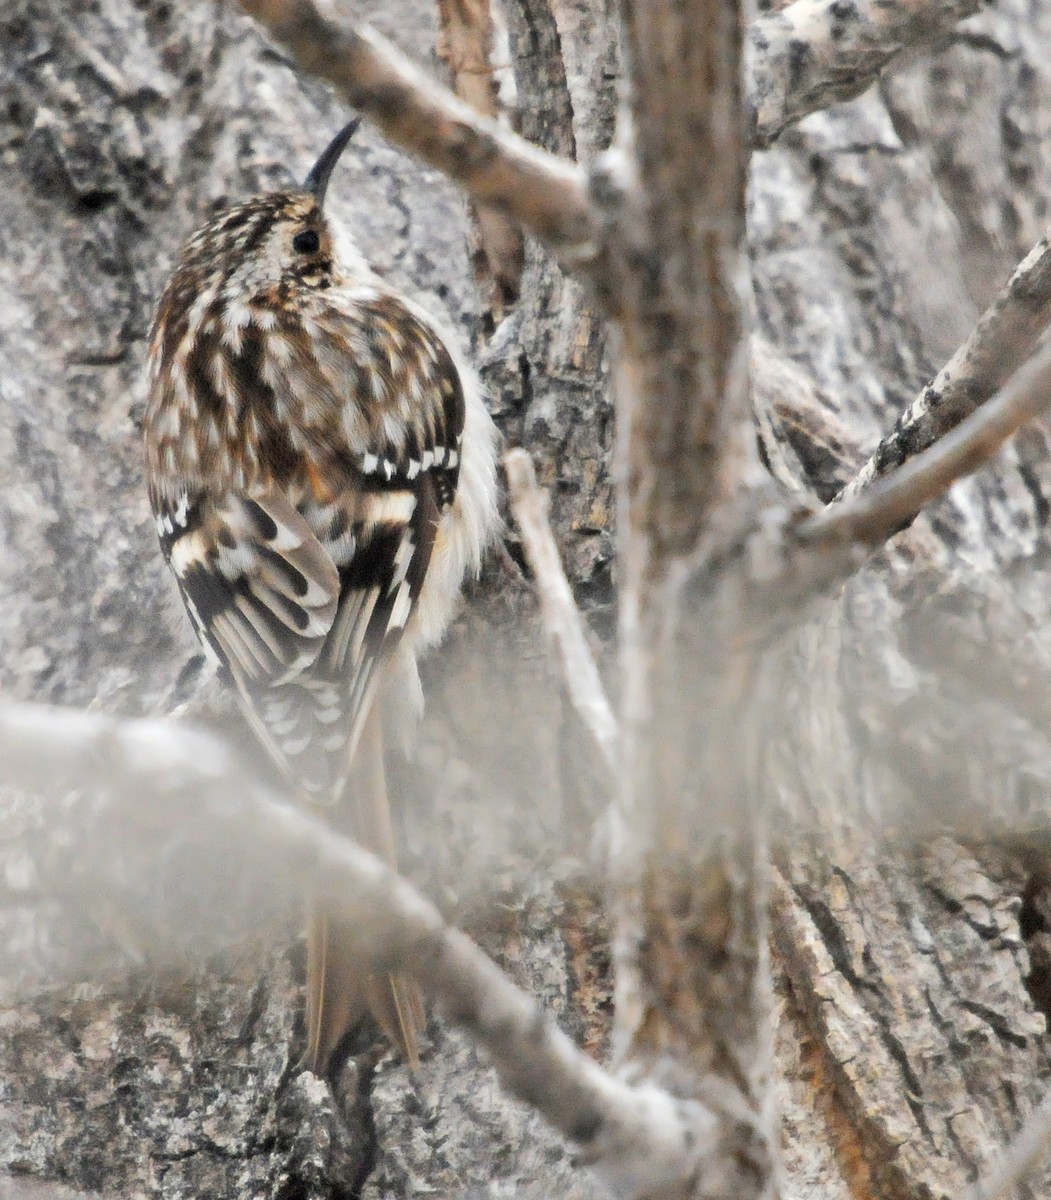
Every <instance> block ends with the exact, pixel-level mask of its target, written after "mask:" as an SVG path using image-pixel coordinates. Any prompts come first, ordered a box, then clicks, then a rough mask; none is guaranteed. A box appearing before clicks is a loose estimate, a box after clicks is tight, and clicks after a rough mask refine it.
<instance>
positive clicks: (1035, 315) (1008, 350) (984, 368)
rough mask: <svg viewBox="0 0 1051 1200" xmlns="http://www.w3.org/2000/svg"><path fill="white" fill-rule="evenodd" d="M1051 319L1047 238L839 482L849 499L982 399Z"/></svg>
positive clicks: (1025, 355) (1036, 340) (1050, 262)
mask: <svg viewBox="0 0 1051 1200" xmlns="http://www.w3.org/2000/svg"><path fill="white" fill-rule="evenodd" d="M1049 323H1051V240H1049V238H1047V237H1043V238H1041V239H1040V241H1039V242H1037V244H1036V245H1035V246H1034V247H1033V249H1032V250H1030V252H1029V253H1028V254H1027V255H1026V256H1025V258H1024V259H1023V260H1022V261H1021V262H1020V263H1019V264H1018V266H1017V267H1016V268H1015V270H1014V272H1013V273H1012V275H1011V278H1010V279H1009V280H1008V281H1007V283H1006V284H1005V285H1004V287H1003V289H1002V290H1001V291H1000V293H999V295H998V296H997V297H996V299H995V300H994V301H993V302H992V304H990V305H989V307H988V308H987V309H986V310H985V312H984V313H983V314H982V316H981V317H980V318H979V321H978V324H977V325H975V327H974V329H973V330H972V331H971V332H970V333H969V334H968V336H967V338H966V340H965V341H964V342H963V344H962V345H961V346H960V347H959V349H958V350H957V351H956V353H955V354H954V355H953V356H952V358H950V359H949V361H948V362H947V363H946V364H945V366H944V367H942V369H941V370H940V371H939V372H938V374H937V375H936V376H935V377H934V379H933V380H932V381H931V382H930V383H929V384H927V386H926V387H925V388H924V389H923V391H922V392H921V393H920V394H919V396H917V398H916V399H915V400H914V401H913V402H912V404H910V405H909V407H908V408H907V409H906V410H905V412H903V413H902V415H901V416H900V417H899V418H898V420H897V423H896V424H895V426H894V428H893V429H892V430H891V432H890V433H888V434H887V436H886V437H885V438H883V440H882V441H881V442H880V444H879V445H878V446H877V447H876V450H875V453H874V454H873V455H872V457H871V458H870V459H869V460H868V462H867V463H865V465H864V466H863V467H862V468H861V470H860V471H859V472H858V473H857V475H856V476H855V478H854V479H852V480H851V481H850V483H849V484H848V485H847V486H846V487H845V488H844V489H843V491H842V493H841V494H840V496H839V499H840V500H848V499H850V498H851V497H853V496H856V495H858V493H859V492H861V491H862V490H863V489H865V488H866V487H868V486H869V485H870V484H871V483H872V482H873V480H875V479H878V478H880V477H881V476H883V475H886V474H887V473H888V472H890V471H892V470H894V469H895V468H896V467H900V466H901V465H902V463H904V462H905V461H906V460H907V459H909V458H911V457H912V456H913V455H916V454H919V453H921V452H922V451H924V450H926V449H927V448H928V447H929V446H932V445H934V443H935V442H936V441H937V440H938V439H939V438H941V437H944V435H945V434H946V433H948V432H949V430H950V429H953V428H954V427H955V426H957V425H959V423H960V422H961V421H963V420H964V419H965V418H966V417H967V416H969V415H970V414H971V413H973V412H974V411H975V409H977V408H979V407H980V406H981V405H982V404H984V403H985V402H986V401H987V400H988V399H989V397H990V396H992V395H994V394H995V392H996V390H997V388H1000V387H1003V385H1004V384H1005V383H1006V382H1007V380H1008V379H1010V377H1011V376H1012V375H1013V374H1014V372H1015V371H1017V370H1018V368H1019V367H1021V366H1022V364H1023V363H1024V362H1026V361H1027V359H1028V358H1029V357H1030V355H1032V354H1033V352H1034V351H1035V350H1036V348H1037V346H1038V344H1039V342H1040V338H1041V337H1042V336H1043V334H1044V332H1045V330H1046V329H1047V327H1048V324H1049Z"/></svg>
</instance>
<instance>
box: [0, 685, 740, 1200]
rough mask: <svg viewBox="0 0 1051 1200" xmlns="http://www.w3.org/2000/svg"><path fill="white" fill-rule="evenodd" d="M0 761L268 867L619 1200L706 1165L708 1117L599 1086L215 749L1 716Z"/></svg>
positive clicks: (466, 956) (348, 844) (126, 816)
mask: <svg viewBox="0 0 1051 1200" xmlns="http://www.w3.org/2000/svg"><path fill="white" fill-rule="evenodd" d="M0 760H2V762H3V766H4V780H5V783H8V784H11V783H21V784H23V785H27V786H30V787H41V788H47V789H49V790H53V789H55V788H56V787H59V786H62V785H63V784H66V785H70V786H71V785H73V784H75V785H76V786H77V787H78V788H84V787H86V786H94V787H96V788H98V789H99V790H100V791H102V792H103V793H104V794H106V795H108V796H111V797H113V798H114V802H113V809H114V813H115V816H116V817H117V818H118V819H119V820H121V821H123V822H127V823H133V824H135V825H136V826H139V827H146V828H147V829H148V831H149V832H150V833H157V832H160V833H162V834H163V833H164V832H165V831H170V830H176V829H179V828H186V827H187V826H189V827H193V828H196V829H199V830H204V831H207V834H208V837H209V840H210V841H214V842H215V843H216V844H218V845H221V846H223V847H224V848H225V849H226V850H227V851H228V854H229V861H230V863H231V864H235V863H236V864H238V865H239V866H241V867H242V869H244V870H248V869H250V868H251V867H252V866H253V865H254V866H255V867H256V869H260V868H261V866H262V865H263V864H271V865H273V864H275V863H276V864H279V865H280V869H281V871H282V874H283V878H284V879H286V880H287V881H288V882H289V883H290V884H299V885H301V886H302V887H303V888H304V889H305V888H307V887H308V886H309V888H310V890H311V891H312V892H314V893H321V894H323V895H324V897H325V902H326V904H327V905H330V906H331V907H332V909H333V911H335V912H336V913H338V914H339V916H340V917H341V919H343V920H345V921H346V922H347V925H348V928H353V929H355V930H356V931H358V932H359V933H360V938H361V951H362V954H363V955H364V956H367V957H368V958H370V959H371V960H372V961H373V962H374V963H375V964H376V969H377V970H383V971H387V970H390V971H405V972H410V973H412V974H413V975H415V976H416V977H417V979H418V980H419V982H420V984H421V985H422V986H423V987H424V989H425V990H426V991H427V992H428V993H429V994H431V995H432V996H434V997H435V998H436V999H438V1000H439V1001H440V1002H441V1003H442V1005H443V1007H444V1008H445V1011H446V1012H447V1014H448V1016H449V1018H450V1020H452V1021H453V1022H455V1023H456V1024H457V1025H459V1026H460V1027H461V1028H462V1029H463V1030H464V1031H465V1032H466V1033H468V1034H469V1035H470V1036H471V1037H473V1038H474V1039H475V1040H476V1041H477V1042H479V1043H480V1044H481V1045H483V1046H484V1047H485V1048H486V1049H487V1050H488V1052H489V1054H490V1056H491V1057H492V1059H493V1062H494V1064H495V1066H496V1069H497V1071H498V1073H499V1075H500V1078H501V1080H502V1081H503V1083H504V1085H505V1086H506V1087H507V1088H508V1089H509V1090H510V1091H511V1092H513V1093H514V1094H515V1095H517V1096H519V1097H520V1098H521V1099H523V1100H525V1101H526V1102H527V1103H529V1104H531V1105H532V1106H533V1107H534V1108H535V1109H536V1110H537V1111H538V1112H539V1113H540V1114H541V1115H542V1116H544V1117H545V1118H546V1119H547V1120H548V1121H549V1122H550V1123H551V1124H552V1125H553V1126H554V1127H555V1128H556V1129H557V1130H559V1132H560V1133H562V1134H563V1135H564V1136H565V1137H566V1138H568V1139H569V1140H571V1141H573V1142H575V1143H576V1144H577V1145H578V1146H580V1147H581V1153H582V1157H584V1158H585V1159H586V1161H587V1162H588V1163H589V1164H590V1165H592V1166H593V1167H594V1168H595V1169H596V1170H597V1171H598V1172H599V1173H600V1174H602V1175H603V1177H604V1178H605V1179H606V1180H607V1181H608V1182H609V1183H610V1185H611V1186H612V1187H613V1189H614V1191H615V1192H616V1193H617V1194H618V1195H620V1196H624V1197H636V1196H638V1197H643V1196H655V1195H656V1194H657V1193H658V1192H659V1191H660V1189H662V1188H663V1187H665V1186H667V1185H670V1184H674V1183H676V1182H681V1181H682V1180H683V1179H685V1178H688V1177H691V1176H692V1175H693V1174H694V1173H695V1172H696V1171H697V1170H698V1167H699V1165H700V1164H701V1163H702V1161H704V1160H705V1159H706V1157H707V1156H709V1155H710V1154H711V1153H712V1151H713V1148H714V1140H715V1138H716V1136H717V1130H716V1124H717V1123H716V1119H715V1117H714V1116H713V1114H712V1113H711V1112H709V1111H708V1110H707V1109H706V1108H704V1107H703V1106H702V1105H700V1104H697V1103H694V1102H681V1101H677V1100H675V1099H673V1098H672V1097H671V1096H669V1095H667V1094H666V1093H664V1092H663V1091H661V1090H660V1089H658V1088H655V1087H651V1086H639V1087H634V1086H630V1085H629V1084H627V1083H624V1082H622V1081H620V1080H617V1079H615V1078H614V1077H613V1076H611V1075H610V1074H608V1073H607V1072H605V1071H603V1070H602V1069H601V1068H600V1067H599V1066H598V1065H597V1064H596V1063H595V1062H593V1061H592V1060H591V1059H590V1058H588V1057H587V1056H586V1055H585V1054H583V1053H582V1052H581V1051H580V1050H578V1049H577V1048H576V1046H574V1045H573V1043H572V1042H571V1041H570V1040H569V1038H567V1037H566V1036H565V1034H563V1033H562V1032H561V1030H559V1028H558V1027H557V1026H556V1025H555V1023H554V1022H553V1021H551V1020H550V1018H549V1017H547V1015H546V1014H544V1013H543V1011H542V1010H541V1009H539V1008H538V1007H537V1005H536V1003H535V1001H534V1000H533V999H532V998H531V997H530V996H528V995H527V994H526V993H525V992H523V991H521V990H520V989H519V988H517V987H516V986H515V985H514V984H513V983H511V982H510V980H509V979H508V978H507V977H506V976H505V975H504V974H503V973H502V972H501V971H500V970H499V968H498V967H496V965H495V964H494V963H493V962H492V961H491V960H490V959H489V958H487V957H486V955H485V954H483V953H482V951H481V950H479V949H478V947H477V946H475V945H474V943H473V942H471V941H470V939H469V938H467V937H466V936H464V935H463V934H462V933H460V932H458V931H457V930H454V929H451V928H449V927H448V926H447V925H446V924H445V922H444V921H443V919H442V917H441V914H440V913H439V912H438V910H437V909H436V908H435V907H434V906H433V905H432V904H431V903H430V901H428V900H427V899H426V898H425V897H423V896H422V895H421V894H420V893H419V892H417V891H416V890H415V889H414V888H413V887H412V886H411V885H410V884H409V883H407V882H406V881H405V880H403V879H401V878H400V877H399V876H397V875H396V874H394V872H392V871H391V870H390V869H389V868H388V867H387V866H386V865H384V863H382V862H381V861H380V860H379V859H378V858H376V857H375V856H374V855H372V854H369V853H368V852H367V851H365V850H363V849H361V848H360V847H359V846H358V845H356V844H355V843H354V842H352V841H349V840H348V839H346V838H342V837H339V836H338V835H336V834H335V833H333V831H332V830H331V829H330V828H328V827H327V826H326V825H324V824H323V823H322V822H321V821H319V820H318V819H316V818H315V817H313V816H311V815H309V814H307V813H306V812H303V811H301V810H299V809H297V808H295V807H293V806H292V805H290V804H287V803H284V802H282V801H281V800H278V799H276V798H275V797H274V796H273V795H271V794H269V793H267V792H266V791H264V790H263V789H262V788H261V787H258V786H252V785H250V784H247V783H246V782H245V781H244V779H243V771H242V770H241V768H240V766H239V764H238V763H237V761H236V759H235V757H234V756H233V754H232V753H231V752H230V751H229V750H228V749H227V747H225V746H224V745H223V744H222V743H221V742H219V741H218V740H216V739H215V738H213V737H211V736H209V735H207V734H204V733H202V732H200V731H195V730H191V729H186V728H180V727H179V726H178V725H176V724H174V723H172V722H165V721H156V720H152V721H146V720H142V721H121V720H118V719H116V718H112V717H107V716H102V715H99V714H94V713H91V714H89V713H83V712H76V711H73V710H68V709H57V708H48V707H45V706H43V705H28V704H26V705H19V704H2V705H0Z"/></svg>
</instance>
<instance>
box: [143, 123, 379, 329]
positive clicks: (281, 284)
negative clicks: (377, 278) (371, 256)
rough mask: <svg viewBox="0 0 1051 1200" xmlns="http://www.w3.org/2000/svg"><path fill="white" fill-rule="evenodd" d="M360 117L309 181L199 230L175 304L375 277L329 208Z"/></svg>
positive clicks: (245, 298) (252, 300)
mask: <svg viewBox="0 0 1051 1200" xmlns="http://www.w3.org/2000/svg"><path fill="white" fill-rule="evenodd" d="M359 123H360V122H359V120H358V119H355V120H353V121H351V122H349V123H348V124H347V125H345V126H344V127H343V128H342V129H341V130H340V131H339V133H337V134H336V136H335V137H334V138H333V139H332V141H331V142H330V143H329V144H328V146H327V147H326V148H325V150H324V152H323V153H322V155H321V157H320V158H319V159H318V160H317V162H316V163H315V164H314V166H313V167H312V168H311V170H310V172H309V174H308V175H307V177H306V179H305V180H304V181H303V185H302V187H300V188H297V189H295V190H292V191H287V192H270V193H266V194H264V195H261V196H256V197H253V198H252V199H251V200H246V201H243V202H242V203H239V204H235V205H233V206H232V207H230V208H226V209H224V210H223V211H222V212H220V213H218V214H217V215H216V216H214V217H213V218H212V219H211V220H210V221H209V222H208V223H207V224H206V225H204V226H203V227H202V228H201V229H199V230H198V231H197V232H196V233H195V234H194V235H193V236H192V237H191V238H190V240H189V241H188V242H187V243H186V246H185V248H184V249H183V252H182V255H181V257H180V260H179V263H178V266H177V267H176V270H175V272H174V274H173V276H172V280H171V283H170V284H169V288H168V292H169V297H168V298H170V299H172V300H174V305H173V307H175V308H176V309H187V308H190V307H192V305H193V293H195V294H196V296H197V297H203V295H204V294H205V293H207V294H209V296H210V301H209V302H210V303H212V304H214V303H215V302H216V301H218V302H220V303H222V304H225V305H227V306H230V305H233V306H238V305H250V306H254V305H260V304H261V305H266V304H272V303H280V302H282V301H284V302H288V301H290V300H294V297H295V295H296V294H297V293H299V292H300V291H301V290H302V289H313V288H319V289H324V288H327V287H331V286H332V285H333V284H338V283H344V282H347V281H348V280H353V279H355V278H362V277H364V278H367V277H369V275H370V271H369V268H368V266H367V264H366V263H365V260H364V259H363V258H362V256H361V254H360V252H359V251H358V249H357V247H356V246H355V245H354V244H353V242H352V240H351V239H350V237H349V235H348V234H347V233H346V231H345V230H344V229H343V228H342V227H341V226H340V225H338V224H337V223H336V222H335V221H333V220H332V218H331V217H330V216H329V214H328V213H326V211H325V195H326V192H327V190H328V184H329V180H330V178H331V176H332V172H333V169H334V168H335V166H336V163H337V162H338V160H339V156H340V155H341V154H342V152H343V150H344V148H345V147H346V145H347V143H348V142H349V141H350V139H351V137H352V136H353V134H354V131H355V130H356V129H357V127H358V124H359ZM172 292H175V293H177V294H178V295H177V296H172V295H171V293H172ZM162 305H163V301H162Z"/></svg>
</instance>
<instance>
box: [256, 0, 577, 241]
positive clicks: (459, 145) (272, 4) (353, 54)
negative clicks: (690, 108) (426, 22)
mask: <svg viewBox="0 0 1051 1200" xmlns="http://www.w3.org/2000/svg"><path fill="white" fill-rule="evenodd" d="M242 7H243V8H244V10H245V11H246V12H247V13H249V14H250V15H251V16H253V17H255V18H256V19H257V20H259V21H261V22H262V23H263V24H264V25H266V27H267V28H268V29H269V30H270V32H271V33H272V34H273V36H274V37H275V38H276V39H277V41H279V42H280V43H281V44H282V45H283V46H284V47H285V48H286V49H287V50H288V51H289V53H290V54H291V55H292V57H293V58H294V59H295V60H296V62H297V63H298V64H299V66H300V67H302V68H303V70H305V71H309V72H310V73H311V74H313V75H317V76H319V77H320V78H321V79H326V80H328V82H329V83H331V84H334V85H335V86H336V87H337V88H338V89H339V91H340V92H341V93H342V94H343V95H344V96H345V97H346V99H347V101H348V103H350V104H351V105H353V106H354V107H355V108H356V109H358V110H359V111H361V112H363V113H365V114H366V115H368V116H369V117H371V118H372V119H373V120H374V121H375V122H376V124H377V125H378V126H379V127H380V128H381V129H382V130H383V132H384V133H385V134H386V135H387V137H389V138H390V140H391V141H392V142H394V143H395V144H397V145H399V146H402V147H403V148H404V149H406V150H410V151H412V152H413V153H415V154H418V155H419V156H420V158H422V159H423V160H424V161H425V162H428V163H430V165H431V166H432V167H435V168H437V169H438V170H439V171H442V172H444V173H445V174H446V175H448V176H449V178H450V179H453V180H455V181H456V182H457V183H459V184H461V185H462V186H463V187H464V188H466V189H467V191H469V192H470V193H471V195H472V196H473V197H474V199H475V200H477V201H478V202H479V203H481V204H487V205H490V206H491V207H493V208H495V209H497V210H499V211H500V212H504V213H506V214H507V215H508V216H509V217H511V218H512V219H513V220H515V221H517V222H518V223H519V224H520V225H521V226H522V227H523V228H524V229H526V230H528V231H529V232H530V233H532V234H535V235H536V237H538V238H539V239H540V240H541V241H542V242H545V243H546V244H547V245H549V246H550V247H552V248H553V249H554V250H556V251H558V252H559V253H561V254H562V255H564V256H565V257H566V258H567V259H568V260H569V261H576V260H582V259H587V258H588V257H589V256H590V255H591V252H592V244H593V239H594V230H593V227H592V217H591V210H590V207H589V203H588V197H587V189H586V186H585V181H584V173H583V172H582V171H581V170H580V169H579V168H578V167H577V166H575V165H574V164H573V163H570V162H567V161H565V160H564V159H561V158H558V157H557V156H556V155H553V154H548V153H547V152H546V151H543V150H540V149H539V148H537V147H536V146H533V145H531V144H530V143H529V142H527V141H525V140H524V139H523V138H520V137H518V136H517V135H516V134H514V133H512V132H511V131H510V130H508V129H504V128H503V127H501V126H500V125H498V124H497V123H496V122H495V121H493V120H490V119H489V118H487V117H483V116H481V115H479V114H478V113H476V112H475V111H474V110H473V109H471V108H470V107H469V106H468V105H466V104H464V103H463V101H462V100H459V99H457V98H456V96H454V95H453V94H452V92H450V91H449V89H448V88H444V87H442V86H441V85H440V84H437V83H435V82H434V81H433V80H431V79H429V78H428V77H427V76H426V75H425V74H424V73H423V72H422V71H421V70H420V69H419V68H418V67H417V66H416V65H415V64H414V63H413V62H412V61H411V60H410V59H408V58H406V57H405V55H404V54H402V53H401V52H400V51H399V50H397V49H396V48H395V47H394V46H392V45H391V44H390V43H389V42H388V41H387V40H386V39H385V38H383V37H381V36H380V35H379V34H378V33H376V32H375V31H373V30H370V29H368V28H366V27H364V26H360V27H357V28H353V27H345V26H343V25H340V24H336V23H335V22H333V21H329V20H327V19H326V18H325V17H323V16H322V15H321V13H320V12H319V11H318V10H317V8H316V7H315V5H314V4H313V2H312V0H242Z"/></svg>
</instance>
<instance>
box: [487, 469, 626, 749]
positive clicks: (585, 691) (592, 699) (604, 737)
mask: <svg viewBox="0 0 1051 1200" xmlns="http://www.w3.org/2000/svg"><path fill="white" fill-rule="evenodd" d="M504 468H505V469H506V471H507V486H508V490H509V492H510V496H511V511H512V512H513V513H514V516H515V520H516V521H517V522H518V528H519V531H520V532H521V534H522V545H523V546H524V547H525V553H526V558H527V559H528V560H529V565H530V566H531V567H532V568H533V575H534V577H535V578H536V585H537V591H538V593H539V595H540V608H541V613H542V615H543V621H544V628H545V630H546V631H547V634H548V636H549V637H550V638H551V640H552V642H553V643H554V644H555V646H556V647H557V648H558V654H559V660H560V662H561V664H562V677H563V679H564V680H565V685H566V691H567V692H568V693H569V698H570V700H571V702H572V704H573V707H574V708H575V709H576V710H577V712H578V713H579V714H580V719H581V720H582V721H583V722H584V725H585V727H586V728H587V729H588V730H589V731H590V732H591V736H592V737H593V738H594V739H595V742H596V744H597V745H598V748H599V750H600V751H601V753H602V757H603V759H604V760H605V762H606V766H607V767H609V768H610V770H611V771H612V770H615V769H616V767H617V764H618V754H617V719H616V717H615V716H614V715H613V709H612V708H611V707H610V703H609V700H608V699H607V698H606V692H605V688H604V687H603V686H602V676H601V675H600V674H599V670H598V667H597V666H596V664H595V659H594V658H593V657H592V654H591V649H590V647H589V646H588V639H587V632H586V630H585V627H584V618H583V617H582V616H581V615H580V610H579V609H578V608H577V605H576V601H575V600H574V599H573V592H572V589H571V588H570V586H569V580H568V579H566V575H565V572H564V571H563V570H562V562H561V560H560V558H559V555H558V546H557V545H556V544H555V535H554V534H553V533H552V532H551V525H550V523H549V521H548V519H547V497H546V496H545V495H544V493H543V492H541V490H540V488H539V487H538V486H537V482H536V473H535V472H534V470H533V462H532V459H531V458H530V457H529V455H528V454H527V453H526V452H525V450H512V451H510V452H509V453H508V454H507V455H506V456H505V457H504Z"/></svg>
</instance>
